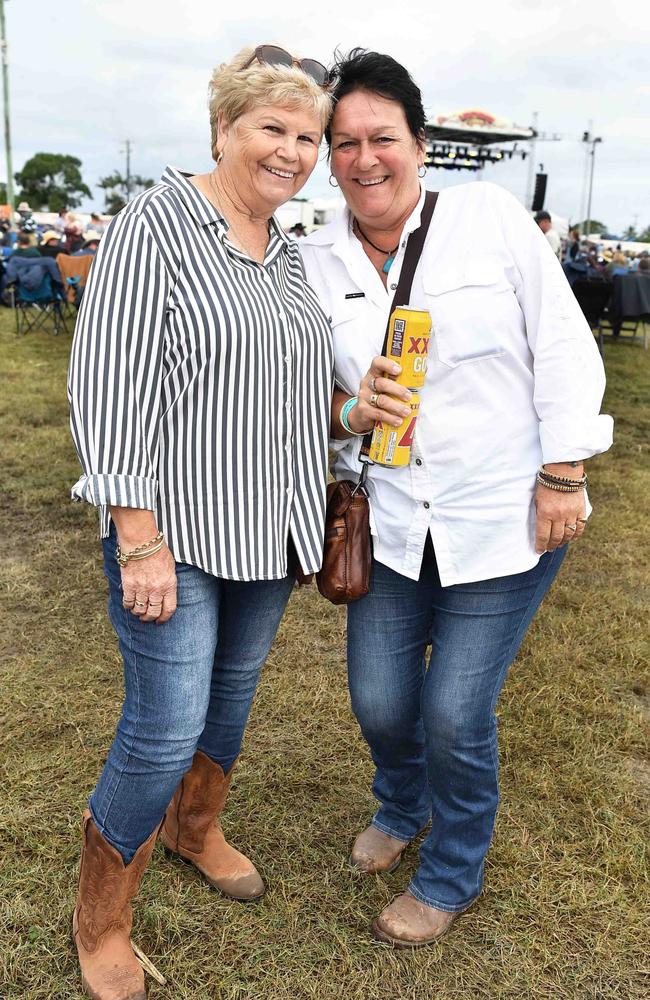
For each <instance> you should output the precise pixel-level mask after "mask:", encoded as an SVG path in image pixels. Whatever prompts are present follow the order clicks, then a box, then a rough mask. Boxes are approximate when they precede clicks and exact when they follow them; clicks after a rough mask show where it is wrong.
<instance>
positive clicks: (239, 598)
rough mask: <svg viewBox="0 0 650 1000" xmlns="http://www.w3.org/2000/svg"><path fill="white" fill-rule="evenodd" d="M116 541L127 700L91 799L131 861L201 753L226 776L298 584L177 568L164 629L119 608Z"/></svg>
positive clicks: (118, 624) (111, 544)
mask: <svg viewBox="0 0 650 1000" xmlns="http://www.w3.org/2000/svg"><path fill="white" fill-rule="evenodd" d="M115 544H116V539H115V532H114V529H113V531H112V533H111V536H110V537H109V538H107V539H104V542H103V545H104V572H105V573H106V576H107V578H108V582H109V613H110V618H111V621H112V623H113V627H114V628H115V631H116V633H117V637H118V639H119V645H120V651H121V653H122V657H123V660H124V686H125V700H124V705H123V708H122V715H121V718H120V721H119V723H118V727H117V732H116V734H115V739H114V741H113V744H112V746H111V748H110V751H109V754H108V759H107V761H106V764H105V765H104V769H103V771H102V773H101V776H100V778H99V782H98V784H97V787H96V788H95V791H94V792H93V794H92V796H91V799H90V810H91V813H92V815H93V819H94V820H95V823H96V824H97V827H98V829H99V830H100V832H101V833H102V835H103V836H104V837H105V838H106V840H108V841H109V843H111V844H112V845H113V846H114V847H115V848H116V849H117V850H118V851H119V852H120V853H121V855H122V857H123V858H124V860H125V862H127V863H128V862H129V861H130V860H131V858H132V857H133V855H134V854H135V852H136V850H137V849H138V847H139V846H140V845H141V844H142V843H144V841H145V840H146V839H147V838H148V837H149V835H150V834H151V832H152V831H153V830H154V829H155V828H156V826H157V825H158V824H159V823H160V821H161V819H162V817H163V815H164V812H165V809H166V808H167V805H168V804H169V801H170V799H171V797H172V795H173V794H174V792H175V791H176V788H177V787H178V784H179V782H180V781H181V779H182V777H183V775H184V774H185V773H186V771H188V770H189V768H190V767H191V766H192V758H193V756H194V753H195V751H196V750H202V751H203V753H205V754H207V756H208V757H210V758H211V759H212V760H214V761H216V763H218V764H220V765H221V767H222V768H223V770H224V771H225V772H228V771H229V770H230V768H231V767H232V765H233V763H234V761H235V759H236V757H237V755H238V753H239V749H240V746H241V742H242V738H243V735H244V729H245V726H246V722H247V719H248V714H249V711H250V708H251V704H252V701H253V696H254V694H255V689H256V686H257V681H258V678H259V674H260V671H261V668H262V665H263V663H264V660H265V659H266V657H267V655H268V652H269V649H270V648H271V644H272V642H273V639H274V638H275V634H276V631H277V628H278V625H279V624H280V619H281V618H282V614H283V612H284V609H285V607H286V604H287V601H288V600H289V595H290V594H291V588H292V586H293V583H294V580H293V577H291V576H289V577H286V578H285V579H282V580H259V581H254V582H250V583H241V582H238V581H232V580H221V579H219V578H217V577H214V576H210V575H209V574H208V573H204V572H203V570H200V569H198V568H197V567H195V566H189V565H186V564H183V563H177V564H176V573H177V582H178V608H177V610H176V612H175V614H174V615H172V617H171V619H170V620H169V621H168V622H166V623H165V624H164V625H156V624H155V623H153V622H141V621H140V620H139V618H137V617H136V616H134V615H132V614H131V613H130V612H129V611H127V610H126V609H125V608H123V607H122V589H121V581H120V572H119V567H118V565H117V563H116V561H115Z"/></svg>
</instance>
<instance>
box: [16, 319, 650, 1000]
mask: <svg viewBox="0 0 650 1000" xmlns="http://www.w3.org/2000/svg"><path fill="white" fill-rule="evenodd" d="M69 346H70V341H69V338H68V337H65V336H61V337H59V338H56V339H55V338H52V337H50V336H47V335H46V334H43V333H39V334H32V335H29V336H27V337H24V338H22V339H20V340H18V339H17V338H16V337H15V335H14V333H13V327H12V318H11V316H10V315H9V314H8V312H6V311H3V312H2V314H0V358H1V359H2V394H1V402H0V412H1V414H2V443H3V444H2V455H3V458H2V479H1V499H0V510H1V514H2V526H1V530H2V535H1V539H2V540H1V543H0V544H1V548H0V555H1V559H0V574H1V583H2V630H1V632H0V643H1V645H2V666H1V667H0V670H1V675H0V690H1V691H2V702H1V726H0V740H1V741H2V758H1V765H0V767H1V772H0V781H1V788H2V793H1V806H0V847H1V850H0V996H1V997H2V998H3V1000H45V998H55V1000H61V998H72V997H78V996H79V992H78V987H77V971H76V965H75V961H74V955H73V951H72V948H71V945H70V941H69V931H68V928H69V918H70V912H71V908H72V905H73V899H74V893H75V889H76V866H77V857H78V846H79V843H78V842H79V836H78V823H79V816H80V813H81V810H82V808H83V805H84V802H85V799H86V796H87V795H88V792H89V790H90V789H91V787H92V785H93V783H94V781H95V780H96V777H97V775H98V773H99V770H100V767H101V765H102V761H103V759H104V757H105V754H106V751H107V748H108V746H109V744H110V741H111V738H112V733H113V728H114V725H115V722H116V719H117V715H118V709H119V704H120V689H121V679H120V661H119V657H118V653H117V650H116V644H115V640H114V637H113V635H112V632H111V628H110V626H109V624H108V621H107V618H106V614H105V591H106V588H105V584H104V580H103V576H102V573H101V569H100V561H99V547H98V543H97V528H96V519H95V514H94V512H93V511H92V510H91V509H88V508H86V507H85V506H81V505H73V504H71V503H70V502H69V501H68V491H69V487H70V484H71V483H72V482H74V480H75V478H76V476H77V474H78V466H77V462H76V458H75V456H74V454H73V451H72V447H71V443H70V440H69V436H68V428H67V406H66V399H65V369H66V362H67V354H68V350H69ZM606 364H607V372H608V378H609V385H608V395H607V410H608V412H611V413H613V414H614V416H615V418H616V421H617V435H616V446H615V448H614V449H613V451H612V452H611V453H610V454H608V455H605V456H602V457H600V458H598V459H596V460H594V461H593V462H592V463H590V469H589V471H590V474H591V481H592V486H591V489H590V493H591V497H592V501H593V503H594V506H595V513H594V516H593V518H592V520H591V522H590V525H589V529H588V532H587V533H586V536H585V539H584V540H583V541H582V542H581V543H579V545H577V546H576V547H575V549H574V550H573V551H571V553H570V555H569V558H568V559H567V561H566V563H565V566H564V568H563V571H562V573H561V575H560V579H559V580H558V582H557V583H556V585H555V587H554V589H553V590H552V592H551V594H550V596H549V598H548V599H547V601H546V603H545V605H544V607H543V609H542V611H541V612H540V614H539V616H538V618H537V619H536V621H535V622H534V624H533V626H532V628H531V630H530V633H529V636H528V638H527V640H526V642H525V645H524V647H523V649H522V652H521V654H520V656H519V658H518V660H517V663H516V664H515V666H514V668H513V670H512V673H511V676H510V679H509V681H508V684H507V686H506V689H505V692H504V695H503V697H502V700H501V704H500V729H501V761H502V770H501V774H502V792H503V794H502V806H501V810H500V813H499V818H498V822H497V828H496V835H495V840H494V845H493V847H492V850H491V851H490V855H489V859H488V865H487V873H486V888H485V891H484V893H483V896H482V897H481V898H480V900H479V901H478V902H477V903H476V904H475V905H474V907H473V908H472V909H471V910H470V911H469V912H468V913H467V914H466V915H464V916H462V917H460V918H459V919H458V921H457V922H456V924H455V925H454V928H453V930H452V932H451V934H450V935H449V936H448V937H447V938H445V939H444V940H443V941H442V942H441V943H440V944H439V945H436V946H434V947H431V948H428V949H423V950H421V951H418V952H414V953H399V952H392V951H391V950H390V949H386V948H384V947H382V946H380V945H378V944H377V943H376V942H374V941H373V940H372V939H371V937H370V935H369V933H368V928H369V923H370V920H371V918H372V917H373V915H374V914H376V913H377V911H378V910H379V909H380V908H381V907H382V906H383V905H384V904H385V903H386V902H387V901H388V900H389V899H390V898H391V897H392V896H393V895H394V894H395V893H397V892H399V891H400V890H401V889H402V888H403V887H404V886H405V884H406V882H407V879H408V877H409V875H410V874H411V873H412V872H413V870H414V867H415V863H416V852H415V851H414V850H410V851H409V852H408V853H407V859H406V862H405V863H404V864H403V865H402V867H401V868H400V869H399V870H398V871H397V872H396V873H394V874H393V875H391V876H387V877H385V878H369V879H363V878H355V877H353V876H351V874H350V873H349V872H348V870H347V868H346V865H345V858H346V854H347V851H348V849H349V844H350V841H351V839H352V838H353V836H354V835H355V833H356V832H357V831H358V830H359V829H361V828H362V827H363V826H364V825H365V824H366V822H367V819H368V817H369V816H370V814H371V810H372V808H373V803H372V799H371V795H370V792H369V781H370V777H371V767H370V763H369V759H368V754H367V752H366V750H365V748H364V745H363V743H362V741H361V739H360V737H359V734H358V732H357V728H356V724H355V721H354V719H353V717H352V715H351V712H350V708H349V705H348V698H347V692H346V683H345V672H344V641H345V619H344V613H343V612H342V611H341V610H339V609H335V608H333V607H331V606H330V605H328V604H327V603H325V602H324V601H323V600H321V599H320V598H319V596H318V594H317V593H316V592H315V590H314V589H310V590H306V591H301V592H300V593H296V594H295V595H294V597H293V598H292V601H291V603H290V606H289V610H288V613H287V615H286V617H285V620H284V622H283V625H282V628H281V630H280V633H279V636H278V638H277V641H276V643H275V646H274V648H273V651H272V654H271V656H270V659H269V662H268V665H267V668H266V670H265V673H264V675H263V680H262V683H261V687H260V691H259V695H258V698H257V700H256V703H255V707H254V711H253V715H252V718H251V722H250V725H249V728H248V732H247V737H246V743H245V747H244V752H243V754H242V757H241V759H240V763H239V765H238V768H237V772H236V778H235V782H234V787H233V791H232V793H231V796H230V799H229V802H228V807H227V812H226V817H225V822H224V826H225V828H226V832H227V834H228V835H229V837H230V838H231V839H232V840H233V841H234V842H235V843H236V844H237V845H238V846H240V847H241V848H242V849H244V850H246V851H248V852H249V853H250V854H251V855H252V857H253V858H254V860H255V861H256V862H257V864H258V865H259V867H260V869H261V870H262V872H263V873H264V875H265V877H266V878H267V880H268V883H269V886H270V890H269V893H268V895H267V897H266V899H265V900H264V901H263V902H262V903H261V904H260V905H258V906H253V907H243V906H241V905H238V904H235V903H231V902H228V901H227V900H225V899H223V898H221V897H219V896H218V895H217V894H215V893H214V892H212V891H210V890H209V889H208V888H206V887H205V886H204V885H203V884H202V883H201V881H200V879H199V877H198V876H197V875H196V874H195V873H193V872H192V871H191V870H189V869H188V868H186V867H184V866H180V865H177V864H175V863H173V862H171V861H169V860H167V859H166V858H165V856H164V855H163V853H162V851H161V850H160V849H159V848H158V849H156V851H155V853H154V856H153V860H152V863H151V865H150V868H149V870H148V872H147V875H146V876H145V879H144V882H143V887H142V891H141V895H140V897H139V899H138V901H137V903H136V907H135V910H136V919H135V928H134V936H135V938H136V940H137V941H138V943H139V944H140V945H141V947H143V948H144V950H145V951H146V952H147V954H148V955H149V956H150V957H151V958H152V960H153V961H154V962H155V964H156V965H157V966H158V967H159V968H160V969H161V971H163V972H164V974H165V975H166V976H167V978H168V980H169V985H168V986H167V987H166V988H161V987H159V986H156V985H155V984H152V985H151V988H150V996H151V997H152V998H155V1000H164V998H172V997H173V998H181V1000H208V998H209V1000H303V998H304V1000H307V998H319V1000H374V998H378V1000H401V998H408V1000H411V998H412V1000H416V998H429V997H432V998H433V997H436V998H439V1000H483V998H486V1000H487V998H490V1000H492V998H494V1000H496V998H499V1000H500V998H512V1000H515V998H516V1000H520V998H521V1000H528V998H530V1000H550V998H552V1000H565V998H581V1000H582V998H584V1000H588V998H590V1000H610V998H612V1000H613V998H617V1000H634V998H641V997H645V996H647V995H648V988H649V984H648V982H647V980H646V982H645V988H644V981H643V978H642V977H643V974H644V970H645V974H646V976H647V974H648V970H649V968H650V958H649V957H648V956H649V951H650V949H649V948H648V945H649V936H648V906H647V899H648V858H647V843H648V823H647V816H648V801H649V798H650V765H649V764H648V758H647V749H648V748H647V728H648V727H647V723H648V717H649V715H650V678H649V677H648V661H649V659H650V657H649V641H648V607H649V606H650V587H649V580H648V564H649V562H650V535H649V533H648V517H647V515H648V503H647V498H648V495H649V494H650V454H649V446H650V352H648V353H645V352H644V351H643V350H642V349H640V348H639V346H638V345H630V344H608V345H607V356H606Z"/></svg>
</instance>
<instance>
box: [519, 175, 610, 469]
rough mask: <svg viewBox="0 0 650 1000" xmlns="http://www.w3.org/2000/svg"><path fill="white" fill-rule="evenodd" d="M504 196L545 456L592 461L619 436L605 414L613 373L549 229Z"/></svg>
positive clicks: (556, 460) (549, 458) (563, 459)
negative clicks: (607, 384) (554, 248)
mask: <svg viewBox="0 0 650 1000" xmlns="http://www.w3.org/2000/svg"><path fill="white" fill-rule="evenodd" d="M501 196H502V198H503V200H504V204H503V205H502V211H501V213H500V219H499V223H500V225H501V226H502V228H503V231H504V235H505V238H506V242H507V244H508V247H509V249H510V252H511V254H512V257H513V260H514V262H515V266H516V270H517V272H518V273H517V277H516V295H517V299H518V301H519V305H520V307H521V309H522V312H523V314H524V318H525V323H526V334H527V338H528V343H529V346H530V350H531V353H532V355H533V364H534V376H535V388H534V405H535V409H536V411H537V415H538V418H539V421H540V425H539V435H540V442H541V447H542V459H543V461H544V462H566V461H570V460H573V461H578V460H580V459H585V458H589V457H590V456H592V455H597V454H599V453H600V452H603V451H607V449H608V448H609V447H610V446H611V444H612V437H613V420H612V418H611V417H610V416H607V415H606V414H601V413H600V406H601V403H602V399H603V393H604V391H605V371H604V368H603V362H602V359H601V357H600V354H599V353H598V348H597V346H596V341H595V338H594V336H593V334H592V332H591V330H590V328H589V324H588V323H587V321H586V319H585V317H584V315H583V313H582V310H581V309H580V306H579V305H578V302H577V301H576V298H575V296H574V294H573V292H572V291H571V288H570V287H569V284H568V282H567V280H566V277H565V275H564V272H563V271H562V268H561V266H560V264H559V262H558V260H557V258H556V256H555V254H554V253H553V251H552V249H551V247H550V246H549V244H548V242H547V240H546V239H545V237H544V234H543V233H542V232H541V230H540V229H539V227H538V226H537V224H536V223H535V222H534V221H533V220H532V219H531V218H530V216H529V215H528V213H527V212H526V211H525V209H524V208H523V207H522V206H521V205H520V204H519V202H518V201H517V200H516V198H514V197H513V196H512V195H509V194H508V193H507V192H505V191H502V192H501Z"/></svg>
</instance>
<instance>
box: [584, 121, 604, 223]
mask: <svg viewBox="0 0 650 1000" xmlns="http://www.w3.org/2000/svg"><path fill="white" fill-rule="evenodd" d="M582 140H583V142H586V143H587V144H588V145H589V147H590V149H589V155H590V156H591V164H590V168H589V193H588V195H587V224H586V229H587V232H586V234H585V235H586V236H587V238H589V233H590V230H591V196H592V194H593V190H594V164H595V162H596V144H597V143H599V142H602V141H603V140H602V139H601V138H600V136H592V134H591V132H585V134H584V135H583V137H582Z"/></svg>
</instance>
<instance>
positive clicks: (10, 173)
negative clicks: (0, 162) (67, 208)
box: [0, 0, 14, 220]
mask: <svg viewBox="0 0 650 1000" xmlns="http://www.w3.org/2000/svg"><path fill="white" fill-rule="evenodd" d="M0 46H1V47H2V92H3V96H4V125H5V155H6V159H7V204H8V205H9V206H10V208H11V213H12V220H13V211H14V168H13V165H12V162H11V130H10V128H9V60H8V57H7V33H6V31H5V0H0Z"/></svg>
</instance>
